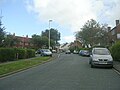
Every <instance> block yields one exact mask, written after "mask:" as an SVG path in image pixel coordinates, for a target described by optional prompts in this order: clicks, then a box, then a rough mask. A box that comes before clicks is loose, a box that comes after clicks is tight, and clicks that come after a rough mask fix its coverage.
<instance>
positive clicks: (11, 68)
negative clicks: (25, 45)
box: [0, 57, 50, 77]
mask: <svg viewBox="0 0 120 90" xmlns="http://www.w3.org/2000/svg"><path fill="white" fill-rule="evenodd" d="M49 60H50V57H37V58H33V59H30V60H19V61H14V62H10V63H3V64H0V77H3V76H6V75H9V74H12V73H15V72H18V71H22V70H25V69H28V68H30V67H33V66H36V65H39V64H41V63H44V62H47V61H49Z"/></svg>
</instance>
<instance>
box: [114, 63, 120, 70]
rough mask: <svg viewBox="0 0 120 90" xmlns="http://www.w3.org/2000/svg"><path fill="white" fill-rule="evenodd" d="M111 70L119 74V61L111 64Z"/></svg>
mask: <svg viewBox="0 0 120 90" xmlns="http://www.w3.org/2000/svg"><path fill="white" fill-rule="evenodd" d="M113 68H114V69H115V70H117V71H118V72H120V61H114V62H113Z"/></svg>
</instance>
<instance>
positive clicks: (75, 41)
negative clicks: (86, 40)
mask: <svg viewBox="0 0 120 90" xmlns="http://www.w3.org/2000/svg"><path fill="white" fill-rule="evenodd" d="M70 46H71V47H78V48H82V42H81V41H80V40H79V39H76V40H74V42H72V43H71V45H70Z"/></svg>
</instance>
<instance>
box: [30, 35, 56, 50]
mask: <svg viewBox="0 0 120 90" xmlns="http://www.w3.org/2000/svg"><path fill="white" fill-rule="evenodd" d="M31 42H32V43H33V45H34V47H35V48H36V49H38V48H48V37H46V36H40V35H36V34H34V35H32V39H31ZM50 42H51V46H53V45H55V43H54V41H53V40H51V41H50Z"/></svg>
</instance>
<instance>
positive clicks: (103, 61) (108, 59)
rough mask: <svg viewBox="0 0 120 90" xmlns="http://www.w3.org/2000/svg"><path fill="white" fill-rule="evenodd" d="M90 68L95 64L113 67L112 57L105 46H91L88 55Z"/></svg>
mask: <svg viewBox="0 0 120 90" xmlns="http://www.w3.org/2000/svg"><path fill="white" fill-rule="evenodd" d="M89 63H90V64H91V68H93V67H95V66H100V67H111V68H112V67H113V58H112V56H111V54H110V52H109V50H108V49H107V48H93V50H92V53H91V55H90V61H89Z"/></svg>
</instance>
